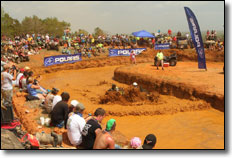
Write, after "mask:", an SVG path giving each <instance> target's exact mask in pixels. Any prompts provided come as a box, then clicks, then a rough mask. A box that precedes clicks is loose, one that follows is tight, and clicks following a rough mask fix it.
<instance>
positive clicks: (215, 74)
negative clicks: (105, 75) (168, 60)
mask: <svg viewBox="0 0 232 158" xmlns="http://www.w3.org/2000/svg"><path fill="white" fill-rule="evenodd" d="M194 64H197V63H191V62H188V63H183V62H182V63H181V62H180V63H179V65H178V66H176V67H169V68H165V71H159V70H155V69H154V68H153V67H152V66H151V65H149V64H144V65H141V66H139V65H137V66H131V67H126V66H125V67H119V68H117V69H115V71H114V79H115V80H116V81H118V82H121V83H126V84H132V83H133V82H137V83H138V84H139V85H142V86H143V87H144V88H146V89H148V90H149V91H157V92H159V93H160V94H164V95H173V96H175V97H178V98H181V99H182V98H183V99H190V100H195V99H196V98H197V99H203V100H205V101H206V102H208V103H210V104H211V106H212V107H214V108H216V109H218V110H220V111H222V112H223V111H224V75H223V73H220V72H221V71H222V69H221V67H222V66H223V65H222V63H217V64H215V63H210V62H209V63H207V65H208V71H200V70H194V68H192V67H193V66H194ZM195 67H196V66H195ZM199 76H201V77H200V78H199ZM195 78H198V79H197V80H196V81H194V79H195ZM215 83H217V84H215Z"/></svg>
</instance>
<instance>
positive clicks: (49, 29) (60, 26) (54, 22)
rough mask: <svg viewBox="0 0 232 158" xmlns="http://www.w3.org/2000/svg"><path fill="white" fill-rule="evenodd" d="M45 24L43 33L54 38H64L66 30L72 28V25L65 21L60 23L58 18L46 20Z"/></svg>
mask: <svg viewBox="0 0 232 158" xmlns="http://www.w3.org/2000/svg"><path fill="white" fill-rule="evenodd" d="M43 24H44V32H43V33H49V34H50V35H54V36H62V35H63V33H64V29H66V28H67V27H70V23H67V22H65V21H62V22H59V21H58V19H57V18H56V17H54V18H46V19H44V20H43Z"/></svg>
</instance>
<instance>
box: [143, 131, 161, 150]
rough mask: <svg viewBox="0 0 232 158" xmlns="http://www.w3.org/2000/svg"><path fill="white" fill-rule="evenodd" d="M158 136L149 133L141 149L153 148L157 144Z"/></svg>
mask: <svg viewBox="0 0 232 158" xmlns="http://www.w3.org/2000/svg"><path fill="white" fill-rule="evenodd" d="M156 141H157V139H156V136H155V135H154V134H148V135H147V136H146V137H145V139H144V142H143V145H142V147H141V149H153V148H154V147H155V144H156Z"/></svg>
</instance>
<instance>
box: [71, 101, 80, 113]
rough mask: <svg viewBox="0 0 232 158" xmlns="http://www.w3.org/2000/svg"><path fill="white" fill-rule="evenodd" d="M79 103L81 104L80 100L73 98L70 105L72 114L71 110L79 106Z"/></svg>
mask: <svg viewBox="0 0 232 158" xmlns="http://www.w3.org/2000/svg"><path fill="white" fill-rule="evenodd" d="M77 104H79V102H78V101H77V100H72V101H71V103H70V106H69V107H68V113H69V114H70V113H71V112H73V109H74V108H75V107H76V106H77Z"/></svg>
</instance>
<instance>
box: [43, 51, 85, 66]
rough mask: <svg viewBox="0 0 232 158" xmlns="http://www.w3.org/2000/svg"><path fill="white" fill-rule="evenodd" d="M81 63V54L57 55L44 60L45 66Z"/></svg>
mask: <svg viewBox="0 0 232 158" xmlns="http://www.w3.org/2000/svg"><path fill="white" fill-rule="evenodd" d="M77 61H81V53H79V54H74V55H57V56H50V57H45V58H44V66H51V65H56V64H63V63H74V62H77Z"/></svg>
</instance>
